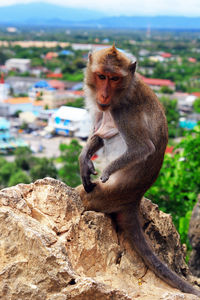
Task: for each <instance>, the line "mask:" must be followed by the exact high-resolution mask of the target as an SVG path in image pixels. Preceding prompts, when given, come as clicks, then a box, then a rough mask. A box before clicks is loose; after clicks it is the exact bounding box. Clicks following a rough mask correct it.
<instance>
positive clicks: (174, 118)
mask: <svg viewBox="0 0 200 300" xmlns="http://www.w3.org/2000/svg"><path fill="white" fill-rule="evenodd" d="M160 102H161V103H162V105H163V106H164V108H165V114H166V117H167V123H168V130H169V137H170V138H174V137H177V136H178V134H179V131H180V130H179V129H178V128H179V117H180V115H179V112H178V109H177V100H176V99H169V98H168V97H165V96H163V97H161V98H160Z"/></svg>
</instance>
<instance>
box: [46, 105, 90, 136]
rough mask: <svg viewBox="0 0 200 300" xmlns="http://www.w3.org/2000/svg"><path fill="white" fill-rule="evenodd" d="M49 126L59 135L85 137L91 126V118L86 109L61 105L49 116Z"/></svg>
mask: <svg viewBox="0 0 200 300" xmlns="http://www.w3.org/2000/svg"><path fill="white" fill-rule="evenodd" d="M48 125H49V126H51V127H53V128H54V130H55V132H56V133H57V134H60V135H66V136H72V137H79V138H82V139H86V138H87V137H88V136H89V133H90V128H91V118H90V115H89V113H88V111H87V110H86V109H82V108H76V107H69V106H61V107H60V108H59V109H58V110H57V111H56V112H55V113H54V114H53V115H52V116H51V118H50V120H49V123H48Z"/></svg>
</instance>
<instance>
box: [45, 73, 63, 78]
mask: <svg viewBox="0 0 200 300" xmlns="http://www.w3.org/2000/svg"><path fill="white" fill-rule="evenodd" d="M46 78H59V79H62V78H63V74H62V73H53V72H51V73H48V74H47V75H46Z"/></svg>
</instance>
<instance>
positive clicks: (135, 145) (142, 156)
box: [100, 132, 155, 182]
mask: <svg viewBox="0 0 200 300" xmlns="http://www.w3.org/2000/svg"><path fill="white" fill-rule="evenodd" d="M143 135H144V132H143ZM126 142H127V141H126ZM154 152H155V146H154V144H153V142H152V141H151V139H150V138H148V137H147V138H146V139H143V140H141V137H140V136H133V138H132V140H131V141H130V140H129V141H128V142H127V150H126V151H125V152H124V153H123V154H122V155H121V156H120V157H118V158H117V159H115V160H114V161H112V162H111V163H110V164H109V165H108V166H107V167H106V168H105V169H104V170H103V173H102V175H101V178H100V179H101V181H102V182H106V181H107V180H108V179H109V177H110V175H111V174H113V173H114V172H116V171H118V170H120V169H123V168H124V167H126V166H129V164H131V166H132V167H133V165H135V164H138V163H140V162H142V161H145V160H146V159H147V158H148V156H149V155H151V154H153V153H154Z"/></svg>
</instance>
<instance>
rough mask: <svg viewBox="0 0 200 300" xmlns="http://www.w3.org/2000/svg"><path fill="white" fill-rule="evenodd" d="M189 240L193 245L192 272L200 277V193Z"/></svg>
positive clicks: (192, 219) (191, 223) (193, 214)
mask: <svg viewBox="0 0 200 300" xmlns="http://www.w3.org/2000/svg"><path fill="white" fill-rule="evenodd" d="M189 240H190V243H191V245H192V249H193V250H192V252H191V256H190V261H189V265H190V269H191V271H192V273H193V274H194V275H195V276H197V277H200V195H199V197H198V201H197V204H196V205H195V207H194V209H193V212H192V216H191V219H190V227H189Z"/></svg>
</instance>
